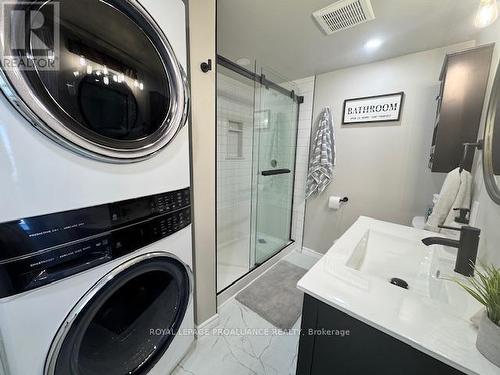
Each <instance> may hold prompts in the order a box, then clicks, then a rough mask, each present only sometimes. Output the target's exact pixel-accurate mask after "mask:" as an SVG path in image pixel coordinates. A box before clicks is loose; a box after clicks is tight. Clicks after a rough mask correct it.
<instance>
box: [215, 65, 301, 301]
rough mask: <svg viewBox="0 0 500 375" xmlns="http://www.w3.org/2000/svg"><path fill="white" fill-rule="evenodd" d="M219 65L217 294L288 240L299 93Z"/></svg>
mask: <svg viewBox="0 0 500 375" xmlns="http://www.w3.org/2000/svg"><path fill="white" fill-rule="evenodd" d="M218 62H219V64H218V65H217V291H218V292H221V291H222V290H224V289H225V288H227V287H228V286H230V285H231V284H233V283H234V282H236V281H237V280H238V279H240V278H241V277H243V276H244V275H246V274H247V273H248V272H250V271H251V270H252V269H254V268H255V267H257V266H259V265H260V264H262V263H263V262H265V261H266V260H268V259H269V258H270V257H272V256H273V255H276V254H277V253H278V252H279V251H280V250H282V249H283V248H284V247H286V246H287V245H288V244H289V243H290V242H291V241H292V238H291V222H292V202H293V187H294V175H295V149H296V143H297V142H296V141H297V124H298V98H297V96H296V95H295V92H296V90H294V87H292V85H291V84H289V83H286V80H284V79H282V78H280V77H278V76H277V75H276V74H273V73H271V72H269V71H263V70H261V69H259V71H258V73H257V72H256V71H257V69H255V67H254V69H255V70H252V71H250V70H248V69H246V68H242V67H239V66H235V64H233V63H231V62H230V61H229V60H227V59H224V58H223V57H221V56H219V57H218Z"/></svg>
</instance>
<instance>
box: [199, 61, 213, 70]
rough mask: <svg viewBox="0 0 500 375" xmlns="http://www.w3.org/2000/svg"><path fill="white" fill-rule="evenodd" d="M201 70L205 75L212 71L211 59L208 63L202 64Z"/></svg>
mask: <svg viewBox="0 0 500 375" xmlns="http://www.w3.org/2000/svg"><path fill="white" fill-rule="evenodd" d="M200 69H201V71H202V72H203V73H208V72H209V71H211V70H212V60H211V59H208V61H207V62H205V61H203V62H202V63H201V64H200Z"/></svg>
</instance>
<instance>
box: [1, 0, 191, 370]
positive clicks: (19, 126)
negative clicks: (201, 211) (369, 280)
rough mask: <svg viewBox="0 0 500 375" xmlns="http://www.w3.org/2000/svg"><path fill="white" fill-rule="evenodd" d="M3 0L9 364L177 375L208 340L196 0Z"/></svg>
mask: <svg viewBox="0 0 500 375" xmlns="http://www.w3.org/2000/svg"><path fill="white" fill-rule="evenodd" d="M0 2H1V5H2V11H3V17H2V22H3V24H2V30H1V33H2V38H1V39H2V51H1V52H0V53H1V54H2V71H1V74H0V87H1V89H2V92H3V94H4V95H2V96H1V97H0V373H2V374H5V375H39V374H40V375H42V374H43V375H125V374H135V375H139V374H140V375H143V374H163V375H166V374H168V373H170V372H171V370H172V369H173V368H174V367H175V366H176V364H177V363H178V362H179V361H180V359H181V358H182V357H183V356H184V355H185V354H186V352H187V351H188V350H189V348H190V346H191V345H192V343H193V340H194V338H193V332H192V331H193V327H194V323H193V301H192V289H193V280H192V272H191V266H192V247H191V201H190V170H189V165H190V164H189V140H188V127H187V126H186V121H187V115H188V109H189V93H188V87H187V82H186V75H185V71H186V67H187V66H186V65H187V40H186V21H185V20H186V9H185V4H184V2H183V1H182V0H162V1H158V0H139V1H136V0H59V1H51V0H48V1H47V0H43V1H29V2H24V1H17V0H14V1H12V0H9V1H3V0H2V1H0ZM7 23H8V25H7ZM44 54H45V55H44ZM9 59H10V60H9ZM12 59H14V60H15V59H18V61H21V62H23V61H24V62H25V63H26V62H28V63H30V62H32V63H33V64H31V66H26V65H22V64H11V63H8V62H9V61H11V60H12ZM35 59H40V60H41V61H42V60H44V59H45V62H47V61H48V62H52V63H54V64H56V65H54V66H56V68H54V66H52V67H49V68H46V67H45V66H42V65H41V64H39V63H38V62H37V61H32V60H35ZM28 65H29V64H28Z"/></svg>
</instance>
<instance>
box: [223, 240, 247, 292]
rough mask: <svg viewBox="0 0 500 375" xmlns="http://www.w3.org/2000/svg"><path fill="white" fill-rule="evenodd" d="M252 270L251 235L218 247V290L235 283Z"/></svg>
mask: <svg viewBox="0 0 500 375" xmlns="http://www.w3.org/2000/svg"><path fill="white" fill-rule="evenodd" d="M249 270H250V237H243V238H241V239H238V240H235V241H232V242H230V243H226V244H223V245H220V246H219V247H218V248H217V292H220V291H221V290H223V289H224V288H226V287H228V286H229V285H231V284H232V283H234V282H235V281H236V280H237V279H239V278H240V277H242V276H244V275H246V274H247V273H248V271H249Z"/></svg>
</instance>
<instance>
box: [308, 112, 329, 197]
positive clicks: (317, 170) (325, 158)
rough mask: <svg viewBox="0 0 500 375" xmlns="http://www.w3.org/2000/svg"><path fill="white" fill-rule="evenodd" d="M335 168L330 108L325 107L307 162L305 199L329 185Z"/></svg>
mask: <svg viewBox="0 0 500 375" xmlns="http://www.w3.org/2000/svg"><path fill="white" fill-rule="evenodd" d="M334 166H335V134H334V132H333V120H332V114H331V113H330V108H328V107H326V108H325V109H324V110H323V113H322V114H321V117H320V122H319V124H318V129H317V130H316V135H315V137H314V143H313V150H312V152H311V155H310V160H309V173H308V175H307V182H306V199H307V198H309V197H310V196H312V195H314V194H316V195H318V194H320V193H321V192H323V191H324V190H325V189H326V187H327V186H328V185H329V184H330V182H331V180H332V177H333V167H334Z"/></svg>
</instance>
